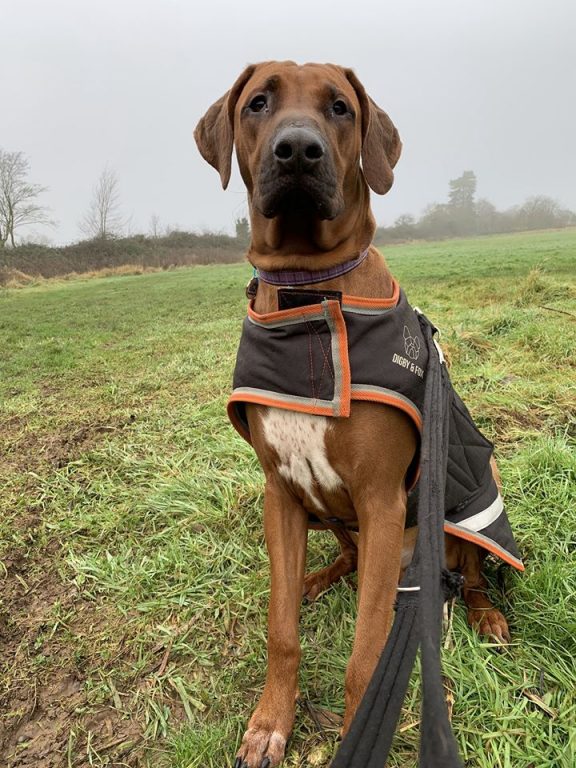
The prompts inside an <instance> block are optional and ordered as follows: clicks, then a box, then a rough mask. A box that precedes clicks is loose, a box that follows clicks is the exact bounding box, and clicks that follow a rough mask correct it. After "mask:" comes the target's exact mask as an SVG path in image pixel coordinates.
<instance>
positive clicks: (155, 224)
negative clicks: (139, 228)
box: [150, 213, 160, 239]
mask: <svg viewBox="0 0 576 768" xmlns="http://www.w3.org/2000/svg"><path fill="white" fill-rule="evenodd" d="M150 237H153V238H155V239H156V238H157V237H160V216H158V214H157V213H153V214H152V215H151V216H150Z"/></svg>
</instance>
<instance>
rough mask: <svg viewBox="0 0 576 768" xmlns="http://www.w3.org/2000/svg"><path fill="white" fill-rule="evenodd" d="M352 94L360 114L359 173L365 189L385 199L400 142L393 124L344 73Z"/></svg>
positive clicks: (350, 74)
mask: <svg viewBox="0 0 576 768" xmlns="http://www.w3.org/2000/svg"><path fill="white" fill-rule="evenodd" d="M344 72H345V74H346V77H347V78H348V81H349V82H350V84H351V86H352V87H353V88H354V90H355V91H356V95H357V97H358V101H359V102H360V108H361V110H362V171H363V173H364V178H365V179H366V181H367V182H368V186H369V187H370V188H371V189H373V190H374V192H377V193H378V194H379V195H385V194H386V192H388V190H389V189H390V187H391V186H392V184H393V183H394V172H393V170H392V169H393V168H394V166H395V165H396V163H397V162H398V158H399V157H400V152H401V151H402V142H401V141H400V136H399V135H398V131H397V130H396V127H395V126H394V123H393V122H392V120H390V118H389V117H388V115H387V114H386V112H384V110H382V109H380V107H379V106H378V105H377V104H376V103H375V102H374V101H372V99H371V98H370V97H369V96H368V94H367V93H366V91H365V89H364V86H363V85H362V83H361V82H360V80H358V78H357V77H356V75H355V74H354V72H353V71H352V70H351V69H345V70H344Z"/></svg>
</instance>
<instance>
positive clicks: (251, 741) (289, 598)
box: [235, 477, 308, 768]
mask: <svg viewBox="0 0 576 768" xmlns="http://www.w3.org/2000/svg"><path fill="white" fill-rule="evenodd" d="M264 532H265V536H266V546H267V548H268V555H269V558H270V574H271V590H270V604H269V610H268V671H267V675H266V684H265V686H264V691H263V693H262V697H261V698H260V701H259V703H258V706H257V707H256V710H255V711H254V714H253V715H252V717H251V718H250V722H249V723H248V729H247V731H246V733H245V734H244V738H243V740H242V745H241V747H240V750H239V752H238V757H237V759H236V764H235V765H236V768H238V767H239V766H240V765H243V766H248V768H260V767H261V766H262V767H263V768H267V766H275V765H277V764H278V763H279V762H280V761H281V760H282V758H283V757H284V748H285V746H286V741H287V739H288V736H289V735H290V732H291V731H292V725H293V723H294V713H295V707H296V695H297V690H298V667H299V665H300V641H299V638H298V621H299V617H300V602H301V599H302V587H303V583H304V570H305V566H306V539H307V532H308V518H307V515H306V512H305V511H304V509H303V508H302V506H301V505H300V504H299V503H298V502H297V501H296V499H294V497H292V496H291V495H290V494H289V493H288V492H287V491H286V490H285V488H284V487H282V485H281V484H280V482H279V481H278V480H277V479H276V478H274V477H268V478H267V482H266V490H265V494H264Z"/></svg>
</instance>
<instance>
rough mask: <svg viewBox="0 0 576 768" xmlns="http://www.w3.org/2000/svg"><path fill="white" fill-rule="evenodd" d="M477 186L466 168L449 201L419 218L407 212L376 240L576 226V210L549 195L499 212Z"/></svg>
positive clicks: (454, 182) (451, 185) (452, 187)
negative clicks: (570, 209)
mask: <svg viewBox="0 0 576 768" xmlns="http://www.w3.org/2000/svg"><path fill="white" fill-rule="evenodd" d="M476 187H477V179H476V174H475V173H474V171H464V172H463V173H462V175H461V176H459V177H458V178H456V179H451V181H450V182H449V187H448V201H447V202H446V203H432V204H431V205H429V206H428V207H427V208H426V209H425V210H424V213H423V214H422V216H420V218H418V219H417V218H416V217H415V216H413V215H412V214H408V213H405V214H403V215H401V216H399V217H398V218H397V219H396V221H395V222H394V223H393V224H392V226H389V227H378V230H377V232H376V242H377V243H385V242H394V241H402V240H418V239H423V240H440V239H443V238H446V237H473V236H477V235H492V234H497V233H504V232H524V231H527V230H531V229H556V228H559V227H570V226H574V225H576V213H574V212H573V211H569V210H567V209H565V208H562V206H561V205H560V204H559V203H558V201H556V200H554V199H553V198H551V197H547V196H546V195H535V196H533V197H529V198H528V199H527V200H525V201H524V202H523V203H522V204H521V205H516V206H514V207H512V208H509V209H508V210H505V211H498V210H497V209H496V206H495V205H493V204H492V203H491V202H490V201H489V200H486V199H485V198H479V199H477V198H476Z"/></svg>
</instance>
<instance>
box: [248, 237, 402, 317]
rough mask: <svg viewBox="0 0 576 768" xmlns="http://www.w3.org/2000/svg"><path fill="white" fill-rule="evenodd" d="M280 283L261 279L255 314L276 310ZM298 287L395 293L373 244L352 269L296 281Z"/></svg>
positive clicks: (377, 294) (376, 294) (364, 294)
mask: <svg viewBox="0 0 576 768" xmlns="http://www.w3.org/2000/svg"><path fill="white" fill-rule="evenodd" d="M281 287H282V286H278V285H271V284H270V283H267V282H265V281H264V280H260V281H259V282H258V291H257V293H256V298H255V301H254V309H255V310H256V312H258V314H266V313H267V312H276V311H277V309H278V291H279V290H280V289H281ZM298 287H299V288H308V287H310V288H315V289H320V290H326V291H341V292H342V293H343V294H348V295H351V296H362V297H364V298H367V299H375V298H383V299H387V298H390V297H391V296H392V294H393V292H394V281H393V278H392V274H391V273H390V270H389V269H388V267H387V265H386V262H385V260H384V257H383V256H382V254H381V253H380V251H378V250H377V249H376V248H375V247H374V246H372V245H371V246H370V247H369V248H368V254H367V256H366V257H365V258H364V259H362V261H361V262H360V263H359V264H358V266H356V268H355V269H352V270H351V271H349V272H347V273H346V274H344V275H339V276H338V277H334V278H332V279H328V280H323V281H321V282H311V283H309V284H302V283H299V284H298Z"/></svg>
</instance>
